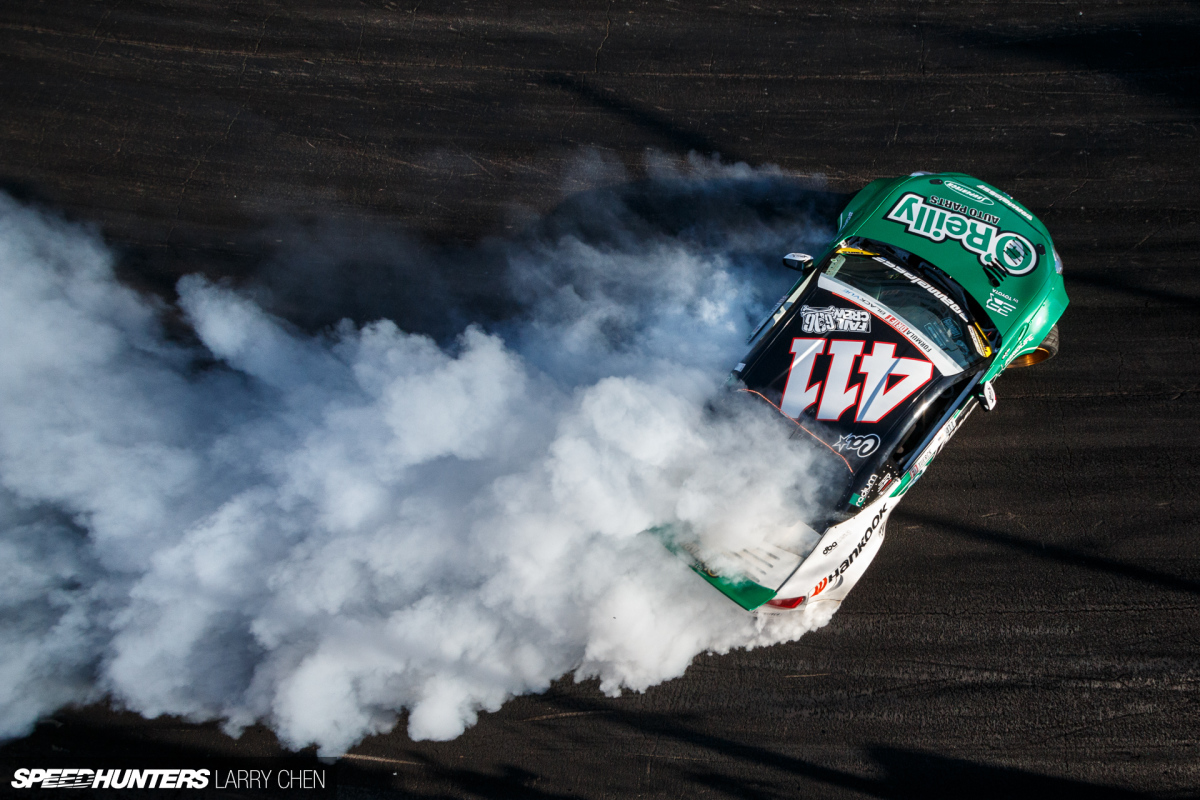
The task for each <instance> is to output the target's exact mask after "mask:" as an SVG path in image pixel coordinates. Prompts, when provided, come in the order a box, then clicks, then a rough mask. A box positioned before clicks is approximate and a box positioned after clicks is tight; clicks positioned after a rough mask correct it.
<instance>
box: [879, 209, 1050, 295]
mask: <svg viewBox="0 0 1200 800" xmlns="http://www.w3.org/2000/svg"><path fill="white" fill-rule="evenodd" d="M980 196H982V195H980ZM930 199H931V200H934V199H938V200H940V199H941V198H930ZM985 199H986V198H985ZM989 217H990V218H992V219H996V217H995V216H994V215H989ZM886 218H887V219H890V220H892V221H894V222H899V223H900V224H902V225H904V226H905V228H906V230H907V231H908V232H909V233H912V234H916V235H917V236H922V237H924V238H926V239H930V240H932V241H935V242H941V241H944V240H945V239H948V238H949V239H956V240H957V241H958V243H959V244H961V245H962V246H963V247H964V248H965V249H967V250H969V251H971V252H972V253H975V254H976V255H978V256H979V263H981V264H983V265H984V266H985V267H986V266H993V265H998V266H1000V267H1003V268H1004V271H1005V272H1007V273H1008V274H1009V275H1026V274H1028V273H1030V272H1032V271H1033V268H1034V267H1036V266H1037V262H1038V257H1037V251H1036V250H1034V249H1033V244H1032V243H1030V241H1029V240H1028V239H1026V238H1025V237H1024V236H1022V235H1020V234H1019V233H1013V232H1012V231H1002V230H1000V229H999V228H998V227H996V226H995V225H993V224H992V223H990V222H985V221H983V220H978V219H970V218H969V217H968V216H967V215H965V214H960V213H955V212H954V211H950V210H947V209H945V208H939V207H938V205H936V204H934V203H932V202H926V200H925V198H924V197H921V195H919V194H913V193H912V192H906V193H905V194H904V196H903V197H901V198H900V200H899V201H898V202H897V203H896V205H895V206H893V207H892V210H891V211H889V212H888V213H887V217H886Z"/></svg>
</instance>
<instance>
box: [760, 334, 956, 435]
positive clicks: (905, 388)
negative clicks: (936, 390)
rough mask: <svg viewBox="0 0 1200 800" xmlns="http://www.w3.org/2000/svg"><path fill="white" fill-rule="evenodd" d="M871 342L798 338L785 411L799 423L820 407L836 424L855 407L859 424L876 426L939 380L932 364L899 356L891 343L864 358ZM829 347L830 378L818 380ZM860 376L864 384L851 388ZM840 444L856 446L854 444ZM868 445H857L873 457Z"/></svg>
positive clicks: (824, 416)
mask: <svg viewBox="0 0 1200 800" xmlns="http://www.w3.org/2000/svg"><path fill="white" fill-rule="evenodd" d="M866 344H867V343H866V342H865V341H863V340H862V339H807V338H796V339H793V340H792V366H791V369H790V370H789V371H788V377H787V383H786V385H785V386H784V389H783V400H782V401H781V402H780V404H779V408H780V410H781V411H783V413H784V414H787V415H788V416H789V417H792V418H793V419H795V418H797V417H799V416H800V415H801V414H802V413H804V411H805V410H807V409H808V408H810V407H811V406H814V405H815V406H817V413H816V418H817V419H819V420H821V421H824V422H833V421H836V420H838V419H840V418H841V417H842V416H843V415H844V414H845V413H846V412H847V411H850V410H851V409H854V414H853V418H854V421H855V422H869V423H875V422H879V421H880V420H882V419H883V418H884V417H886V416H887V415H888V414H889V413H891V412H892V411H893V410H894V409H895V408H896V407H897V406H899V405H900V404H901V403H903V402H904V401H905V400H906V399H908V398H909V397H910V396H911V395H912V394H913V393H914V392H916V391H917V390H918V389H920V388H921V387H922V386H924V385H925V384H927V383H929V381H930V380H931V379H932V378H933V364H931V363H930V362H929V361H926V360H925V359H923V358H897V357H896V345H894V344H892V343H891V342H871V352H869V353H866V354H864V353H863V349H864V347H865V345H866ZM827 345H828V348H829V349H828V355H829V356H831V357H832V358H831V361H830V363H829V368H828V371H827V372H826V376H825V379H824V380H823V381H820V380H818V381H813V380H812V374H813V367H814V366H816V363H817V357H818V356H822V355H826V346H827ZM856 362H857V364H858V369H857V370H855V368H854V367H855V363H856ZM856 374H857V375H862V376H863V380H862V381H860V382H858V383H855V384H853V385H851V383H850V381H851V379H852V377H853V376H854V375H856ZM897 379H898V380H897ZM872 435H873V434H872ZM843 438H844V437H843ZM839 444H841V445H842V446H843V447H850V443H849V442H844V443H843V442H841V441H839ZM862 446H863V445H858V444H857V443H856V444H855V450H854V452H855V453H857V454H858V455H869V454H870V453H871V452H873V451H874V448H871V450H869V451H867V452H862V450H861V449H859V448H860V447H862ZM875 446H878V438H876V445H875Z"/></svg>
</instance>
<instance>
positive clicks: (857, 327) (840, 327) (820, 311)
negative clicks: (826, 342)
mask: <svg viewBox="0 0 1200 800" xmlns="http://www.w3.org/2000/svg"><path fill="white" fill-rule="evenodd" d="M800 330H801V331H803V332H804V333H830V332H831V331H849V332H850V333H870V332H871V312H870V311H864V310H863V309H861V308H838V307H837V306H828V307H826V308H813V307H812V306H800Z"/></svg>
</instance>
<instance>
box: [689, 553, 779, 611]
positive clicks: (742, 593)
mask: <svg viewBox="0 0 1200 800" xmlns="http://www.w3.org/2000/svg"><path fill="white" fill-rule="evenodd" d="M692 569H693V570H695V572H696V574H697V575H699V576H700V577H701V578H704V580H706V581H708V582H709V583H711V584H712V585H713V586H715V587H717V589H718V590H720V592H721V594H723V595H725V596H726V597H728V598H729V599H730V600H732V601H733V602H735V603H737V604H738V605H739V606H741V607H742V608H744V609H746V610H747V611H753V610H754V609H756V608H758V607H759V606H762V605H765V604H766V603H767V602H768V601H769V600H774V599H775V591H774V590H773V589H768V588H767V587H765V586H760V585H759V584H757V583H755V582H754V581H752V580H749V579H746V578H726V577H725V576H724V575H718V574H716V573H715V572H712V571H710V570H708V569H706V568H705V567H704V565H703V564H692Z"/></svg>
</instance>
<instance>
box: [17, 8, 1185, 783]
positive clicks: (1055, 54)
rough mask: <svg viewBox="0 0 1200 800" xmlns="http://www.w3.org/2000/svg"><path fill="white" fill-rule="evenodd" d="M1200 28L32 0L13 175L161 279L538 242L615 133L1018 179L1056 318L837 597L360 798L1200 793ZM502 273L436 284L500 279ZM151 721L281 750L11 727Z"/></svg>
mask: <svg viewBox="0 0 1200 800" xmlns="http://www.w3.org/2000/svg"><path fill="white" fill-rule="evenodd" d="M1198 34H1200V8H1198V7H1197V5H1196V4H1195V3H1183V2H1178V3H1167V2H1140V3H1139V2H1126V3H1123V4H1089V3H1076V2H1063V3H1036V2H1028V3H1022V2H994V3H992V2H972V3H948V4H938V3H927V2H911V3H897V4H884V3H870V2H859V3H844V4H841V3H813V4H809V5H806V6H802V7H801V6H798V5H797V4H795V3H777V2H770V1H769V0H762V2H757V3H755V4H750V3H732V2H716V1H715V0H714V2H710V3H698V4H691V3H683V2H673V1H672V0H663V2H657V3H633V2H620V1H618V0H613V1H612V2H608V0H602V1H601V2H593V3H590V4H583V5H577V4H572V3H565V2H555V1H554V0H547V2H541V3H535V2H529V3H523V4H522V3H511V2H509V3H504V2H485V1H484V0H471V1H469V2H458V3H440V4H439V3H429V2H428V1H427V0H424V1H423V2H417V0H404V2H374V1H372V2H354V3H349V2H347V3H344V4H341V5H340V6H339V5H338V4H335V3H332V2H325V3H322V2H301V1H300V0H289V2H279V3H263V4H244V3H210V2H202V1H201V0H191V1H190V2H187V1H183V0H177V1H176V2H169V3H168V2H158V3H156V2H149V1H147V0H142V1H141V2H137V1H133V2H130V1H128V0H127V1H125V2H121V1H119V0H94V1H90V2H89V0H55V2H34V1H33V0H10V2H6V3H4V4H0V76H2V77H0V112H2V113H0V184H2V185H3V187H4V188H5V189H7V190H8V191H10V192H11V193H13V194H15V195H17V196H19V197H22V198H24V199H27V200H29V201H31V202H36V203H41V204H44V205H45V206H47V207H49V208H51V209H54V210H56V211H59V212H61V213H65V214H67V215H69V216H71V217H72V218H75V219H80V220H86V221H90V222H94V223H95V224H97V225H98V226H99V228H100V230H102V231H103V233H104V234H105V236H106V237H107V238H108V239H109V240H110V241H111V242H113V243H114V244H115V245H116V246H118V247H119V248H120V249H121V252H122V254H123V260H122V263H121V270H122V273H121V274H122V275H123V277H124V278H125V279H127V280H128V281H130V282H132V283H135V284H137V285H139V286H141V287H143V288H147V289H149V290H154V291H159V292H162V293H164V294H165V295H167V296H169V295H170V292H171V286H172V285H173V283H174V280H175V279H176V278H177V277H178V276H179V275H181V274H183V273H185V272H188V271H194V270H196V269H202V270H205V271H207V272H209V273H212V274H221V275H226V276H231V277H233V278H235V279H242V278H246V277H248V276H251V275H254V274H256V271H258V270H260V269H261V268H262V264H263V263H264V261H265V260H269V259H270V257H271V254H272V252H273V248H274V247H275V246H276V244H277V243H276V242H275V239H280V240H281V241H282V240H283V239H284V236H283V235H277V234H278V233H279V232H280V231H282V230H284V229H288V230H292V229H294V228H295V227H297V226H299V227H301V228H303V227H304V226H310V225H317V226H324V227H325V228H326V229H331V230H336V231H338V234H337V235H338V236H342V237H344V238H346V239H347V240H352V241H358V240H361V239H363V238H364V237H367V238H369V237H370V236H376V235H386V236H404V237H416V238H418V239H420V240H422V241H425V242H428V243H432V244H429V245H428V246H429V247H435V246H436V247H442V248H446V247H449V248H453V247H459V246H461V247H467V246H469V245H471V244H472V243H473V242H476V241H478V240H479V239H481V238H482V237H485V236H505V235H510V234H511V233H512V232H515V231H518V230H520V229H521V228H522V227H523V226H525V225H527V224H529V222H530V221H531V220H532V219H534V218H536V217H537V216H538V215H541V214H545V213H547V212H550V211H551V210H552V209H553V208H554V207H555V206H556V205H557V204H558V203H559V202H560V201H561V199H562V198H563V196H564V189H563V187H564V186H565V187H566V190H567V191H568V192H569V191H570V190H572V189H573V188H577V189H579V190H585V189H589V188H592V187H591V185H590V184H589V183H588V180H589V179H588V177H587V176H586V175H575V174H574V173H571V169H572V168H571V164H572V163H573V161H574V160H576V159H577V158H578V156H579V153H580V151H581V148H594V149H595V150H596V151H597V152H598V153H600V154H601V156H602V157H603V158H608V159H613V160H618V161H621V162H624V163H626V164H627V165H629V168H630V170H631V173H630V175H631V177H630V180H635V179H637V178H638V177H639V176H640V173H639V170H640V168H641V167H640V164H642V159H643V154H644V152H645V150H646V149H647V148H654V149H657V150H659V151H662V152H663V153H665V154H667V155H668V156H673V157H678V156H682V155H684V154H686V153H687V152H688V151H691V150H695V151H697V152H699V153H705V154H707V153H712V152H719V153H720V154H721V156H722V158H723V159H724V160H725V161H726V162H729V161H734V160H744V161H746V162H747V163H749V164H751V165H762V164H767V163H771V164H776V165H778V166H779V167H780V168H782V169H783V170H785V171H786V172H788V173H792V174H795V175H799V176H803V177H804V178H805V179H806V180H808V181H809V182H810V183H809V185H815V184H814V183H813V182H814V181H817V180H818V179H819V180H823V181H824V185H825V186H826V187H827V188H828V190H829V191H831V192H834V193H839V194H844V193H846V192H851V191H853V190H855V189H857V188H859V187H861V186H862V185H864V184H865V183H867V182H868V181H870V180H872V179H874V178H877V177H883V176H892V175H896V174H900V173H907V172H911V171H913V170H918V169H925V170H948V169H953V170H960V171H964V172H968V173H971V174H974V175H976V176H979V177H981V178H984V179H986V180H988V181H990V182H992V183H994V184H996V185H998V186H1000V187H1003V188H1005V189H1006V190H1007V191H1009V192H1011V193H1012V194H1013V195H1014V196H1015V197H1017V198H1018V199H1020V200H1021V201H1022V202H1024V203H1025V204H1026V205H1027V206H1028V207H1029V208H1030V209H1031V210H1032V211H1033V212H1034V213H1035V214H1037V215H1038V216H1039V217H1041V219H1042V220H1043V221H1044V222H1045V223H1046V225H1047V226H1048V227H1049V228H1050V230H1051V232H1052V234H1053V235H1054V237H1055V241H1056V243H1057V247H1058V249H1059V251H1060V252H1061V253H1062V257H1063V260H1064V261H1065V262H1066V284H1067V290H1068V292H1069V293H1070V298H1071V305H1070V308H1069V309H1068V310H1067V313H1066V315H1065V317H1064V318H1063V320H1062V322H1061V325H1060V328H1061V331H1062V351H1061V353H1060V355H1059V356H1058V357H1057V358H1056V359H1055V360H1053V361H1050V362H1048V363H1046V364H1044V365H1040V366H1037V367H1034V368H1031V369H1028V370H1024V371H1020V372H1017V371H1015V370H1014V371H1013V372H1011V373H1010V374H1008V375H1006V376H1005V377H1004V378H1003V379H1002V380H1001V381H1000V382H999V384H998V390H999V395H1000V403H999V407H998V408H997V409H996V411H994V412H993V413H991V414H988V415H984V414H982V413H979V414H977V415H976V416H975V417H973V418H972V420H971V423H970V424H969V425H967V426H966V428H965V429H964V430H963V431H962V432H961V433H959V434H958V436H957V437H956V438H955V440H954V441H953V442H952V444H951V445H950V446H949V447H948V448H947V450H946V451H945V452H944V453H943V454H942V455H941V456H940V457H939V459H938V460H937V461H936V462H935V463H934V465H933V467H932V469H931V470H930V472H929V473H928V474H927V475H926V477H925V478H924V479H923V480H922V481H921V483H920V484H919V485H918V486H917V487H916V488H915V489H914V490H913V491H912V492H911V493H910V494H909V495H908V497H907V499H906V500H905V501H904V503H903V504H902V505H901V506H900V508H899V510H898V511H897V512H896V515H895V516H894V517H893V521H892V523H891V526H890V528H889V535H888V539H887V542H886V544H885V546H884V548H883V550H882V552H881V554H880V556H879V558H878V559H877V560H876V562H875V564H874V565H873V566H872V567H871V570H870V571H869V572H868V574H867V577H866V578H865V579H864V581H863V582H862V583H860V584H859V586H858V588H856V589H855V591H854V593H852V594H851V596H850V598H849V599H848V600H847V602H846V603H845V604H844V607H843V608H842V610H841V611H840V612H839V613H838V614H837V616H836V617H835V618H834V620H833V622H832V623H831V624H830V625H829V626H828V627H826V628H824V629H822V630H820V631H818V632H815V633H813V634H810V635H807V636H805V637H804V638H802V639H801V640H800V641H798V642H797V643H795V644H791V645H786V646H778V647H772V648H767V649H763V650H756V651H752V652H736V653H731V654H728V655H721V656H716V655H713V656H704V657H701V658H699V659H698V660H697V661H696V663H695V664H693V666H692V667H691V668H690V669H689V670H688V672H687V674H686V675H685V676H684V677H683V678H681V679H678V680H675V681H672V682H669V683H666V684H664V685H661V686H658V687H656V688H653V689H651V690H650V691H648V692H646V693H645V694H641V695H637V694H631V695H626V696H624V697H621V698H617V699H609V698H606V697H604V696H603V695H601V694H600V693H599V691H598V689H597V687H596V685H595V684H592V683H583V684H574V683H571V682H570V681H569V680H568V681H564V682H561V683H560V684H558V685H556V686H555V687H554V688H553V689H552V690H551V691H550V692H549V693H547V694H546V695H543V696H535V697H525V698H518V699H516V700H513V701H512V702H510V703H508V704H507V705H505V706H504V708H503V709H502V710H501V711H499V712H497V713H494V714H486V715H484V716H483V717H482V718H481V720H480V722H479V724H478V725H477V726H475V727H474V728H472V729H471V730H469V731H468V732H467V733H466V734H465V735H464V736H462V737H461V738H459V739H457V740H455V741H452V742H447V743H427V742H425V743H413V742H410V741H409V740H408V739H407V737H406V736H405V735H404V733H403V732H402V731H403V725H401V726H400V730H399V731H398V732H395V733H392V734H390V735H386V736H378V737H374V738H371V739H368V740H367V741H365V742H363V743H362V744H361V745H360V746H359V747H357V748H355V750H354V753H353V754H352V755H351V756H350V757H348V758H347V759H346V760H344V761H343V762H341V766H340V769H341V770H342V773H341V776H342V790H341V791H342V793H343V794H344V795H345V796H348V797H352V796H378V797H385V796H408V797H430V798H432V797H439V798H440V797H534V798H567V797H587V798H592V797H596V798H599V797H610V798H618V797H622V798H623V797H630V796H645V797H680V798H692V797H716V798H720V797H734V798H769V797H860V796H861V797H929V796H957V797H1019V796H1026V795H1030V796H1032V795H1034V794H1041V795H1044V794H1046V793H1048V792H1057V793H1060V794H1062V795H1063V796H1087V797H1133V796H1143V795H1147V796H1148V795H1154V796H1160V795H1164V796H1191V795H1192V793H1194V792H1196V791H1197V787H1198V786H1200V748H1198V747H1197V737H1198V735H1200V713H1198V708H1197V703H1198V701H1200V658H1198V656H1200V615H1198V614H1197V605H1198V600H1200V536H1198V533H1200V529H1198V526H1197V515H1198V513H1200V504H1198V503H1197V500H1196V491H1195V485H1196V483H1197V479H1198V478H1200V455H1197V453H1198V450H1197V446H1198V445H1200V424H1198V423H1197V419H1198V417H1200V353H1198V350H1200V317H1198V316H1197V301H1198V299H1200V257H1198V255H1197V245H1198V241H1197V240H1198V238H1200V225H1198V223H1197V213H1198V211H1200V207H1198V206H1200V191H1198V190H1197V186H1198V180H1200V131H1198V127H1197V126H1198V123H1200V92H1198V84H1200V35H1198ZM288 226H291V228H289V227H288ZM365 232H370V233H369V235H368V233H365ZM489 275H490V273H489V267H488V264H487V260H486V259H476V260H475V261H472V262H470V263H468V265H467V266H466V267H464V268H462V269H461V271H459V272H457V273H455V274H453V275H442V276H438V280H440V281H442V283H443V284H445V285H449V286H450V289H451V290H452V291H453V292H456V293H458V294H460V295H463V296H468V297H470V298H474V299H475V300H476V301H478V303H477V307H479V308H483V306H486V303H485V302H484V301H483V299H481V298H483V297H484V296H485V295H486V287H487V282H488V279H489ZM431 280H432V278H431ZM480 313H483V311H481V312H480ZM309 321H310V322H319V320H309ZM301 322H304V320H301ZM122 750H123V751H126V752H145V753H159V754H165V755H172V754H182V755H189V754H200V753H205V754H209V753H223V754H259V755H261V754H267V753H271V752H276V751H277V750H278V745H277V744H276V743H275V742H274V739H273V738H272V737H271V735H270V734H269V733H268V732H266V731H265V729H252V730H251V731H249V732H248V733H247V734H246V735H245V736H244V737H243V739H241V740H238V741H234V740H231V739H228V738H226V737H224V736H223V735H221V734H220V733H219V732H218V730H217V728H216V726H215V725H212V724H209V725H199V726H197V725H190V724H186V723H182V722H179V721H175V720H166V719H160V720H154V721H144V720H141V719H140V718H138V717H136V716H133V715H130V714H124V713H118V712H115V711H112V710H111V709H109V708H108V707H107V706H103V705H101V706H93V707H89V708H84V709H76V710H65V711H62V712H60V713H58V714H56V715H55V716H54V718H53V719H52V720H48V721H47V722H46V723H44V724H42V725H40V726H39V727H38V729H37V731H36V732H35V733H34V734H33V735H32V736H30V737H29V738H27V739H24V740H20V741H17V742H13V743H10V744H8V745H7V746H5V747H4V748H3V750H2V751H0V755H2V756H4V757H10V758H17V757H35V756H41V755H50V754H53V753H58V754H62V753H64V752H65V753H69V754H71V755H80V756H82V755H87V754H98V753H109V752H115V751H122Z"/></svg>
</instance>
